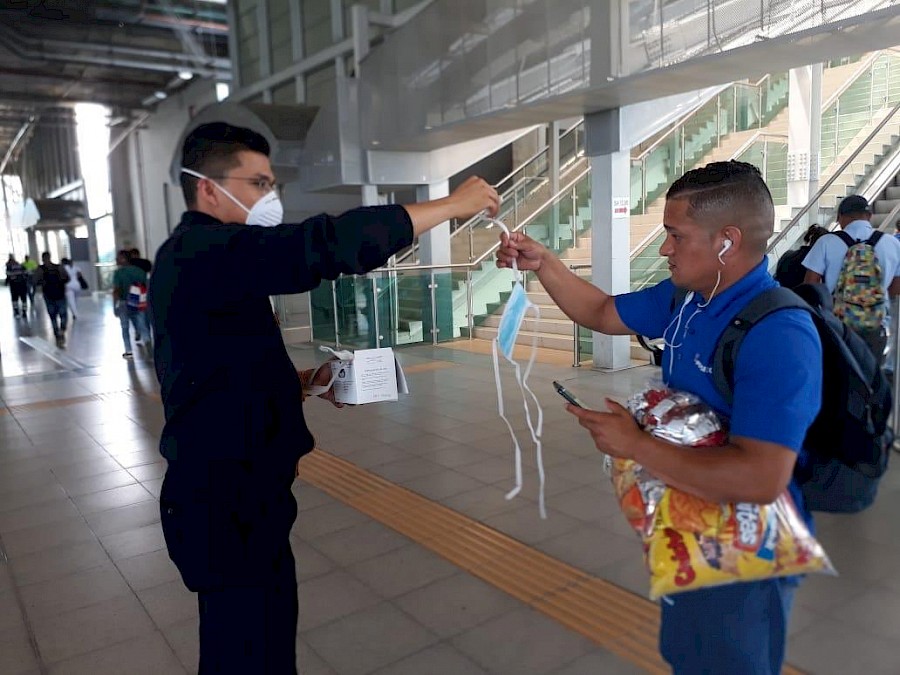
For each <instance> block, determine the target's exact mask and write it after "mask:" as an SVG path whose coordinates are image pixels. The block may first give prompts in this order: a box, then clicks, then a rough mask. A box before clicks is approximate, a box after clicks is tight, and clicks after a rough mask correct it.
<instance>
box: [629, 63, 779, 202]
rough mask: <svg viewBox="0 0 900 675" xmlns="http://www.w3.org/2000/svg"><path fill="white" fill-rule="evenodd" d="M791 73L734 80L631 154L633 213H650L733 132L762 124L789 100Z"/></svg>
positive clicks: (766, 122) (757, 127)
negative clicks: (651, 207) (753, 80)
mask: <svg viewBox="0 0 900 675" xmlns="http://www.w3.org/2000/svg"><path fill="white" fill-rule="evenodd" d="M787 98H788V75H787V74H786V73H780V74H776V75H770V76H766V77H764V78H763V79H762V80H760V81H759V82H758V83H756V84H748V83H745V82H736V83H734V84H733V85H731V86H730V87H727V88H726V89H723V90H722V91H721V92H719V93H718V94H717V95H716V96H715V97H714V98H712V99H710V100H709V101H707V102H706V103H704V104H703V105H702V106H700V108H698V109H697V110H696V111H695V112H694V113H692V114H691V116H690V117H688V118H687V119H686V120H684V122H683V123H682V124H680V125H679V126H677V127H674V128H673V129H671V130H670V131H669V132H668V133H666V134H663V135H662V136H660V137H659V138H657V140H656V141H654V143H653V144H651V145H650V146H649V147H647V148H646V149H645V150H643V151H642V152H641V153H640V154H639V155H637V156H636V157H632V160H631V163H632V169H631V204H632V207H631V213H632V214H633V215H637V214H641V213H646V212H647V210H648V207H649V205H650V204H651V203H653V202H654V201H655V200H656V199H658V198H659V197H661V196H662V195H663V194H664V193H665V191H666V190H667V189H668V186H669V185H671V184H672V182H673V181H674V180H675V179H676V178H677V177H679V176H681V175H682V174H684V173H685V172H686V171H689V170H691V169H692V168H694V167H696V166H698V165H700V164H702V163H704V160H706V159H709V157H710V155H711V153H712V152H713V151H714V150H715V148H717V147H719V146H720V145H721V144H722V141H723V139H724V138H725V137H726V136H727V135H729V134H732V133H735V132H739V131H748V130H752V129H759V128H761V127H764V126H765V125H767V124H768V123H769V122H771V121H772V119H773V118H774V117H775V115H777V114H778V113H779V112H780V111H781V110H783V109H784V107H785V106H786V105H787Z"/></svg>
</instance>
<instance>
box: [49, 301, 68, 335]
mask: <svg viewBox="0 0 900 675" xmlns="http://www.w3.org/2000/svg"><path fill="white" fill-rule="evenodd" d="M44 302H45V303H46V305H47V314H49V315H50V324H51V325H52V326H53V334H54V335H55V336H56V337H59V336H60V335H62V334H63V333H65V332H66V325H67V323H68V321H69V312H68V305H67V304H66V299H65V298H60V299H59V300H48V299H47V298H44Z"/></svg>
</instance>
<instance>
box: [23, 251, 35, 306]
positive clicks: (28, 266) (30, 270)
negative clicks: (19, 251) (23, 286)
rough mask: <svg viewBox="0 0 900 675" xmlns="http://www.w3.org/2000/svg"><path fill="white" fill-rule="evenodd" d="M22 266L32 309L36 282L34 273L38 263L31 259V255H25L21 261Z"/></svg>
mask: <svg viewBox="0 0 900 675" xmlns="http://www.w3.org/2000/svg"><path fill="white" fill-rule="evenodd" d="M22 267H24V268H25V272H26V274H27V276H26V281H27V285H28V297H29V299H30V300H31V307H32V309H34V289H35V288H36V287H37V284H35V283H34V274H35V272H36V271H37V268H38V264H37V263H36V262H35V261H34V260H32V259H31V256H28V255H26V256H25V260H23V261H22Z"/></svg>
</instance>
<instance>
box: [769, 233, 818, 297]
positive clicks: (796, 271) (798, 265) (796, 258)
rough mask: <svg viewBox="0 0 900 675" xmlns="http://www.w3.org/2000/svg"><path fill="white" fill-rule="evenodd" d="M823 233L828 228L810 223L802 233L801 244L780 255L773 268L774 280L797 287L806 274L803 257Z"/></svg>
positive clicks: (789, 286)
mask: <svg viewBox="0 0 900 675" xmlns="http://www.w3.org/2000/svg"><path fill="white" fill-rule="evenodd" d="M823 234H828V230H826V229H825V228H824V227H822V226H821V225H819V224H818V223H813V224H812V225H810V226H809V227H808V228H807V230H806V233H805V234H804V235H803V245H802V246H800V248H798V249H796V250H793V251H788V252H787V253H785V254H784V255H783V256H781V260H779V261H778V266H777V267H776V268H775V275H774V276H775V281H777V282H778V283H779V284H781V285H782V286H784V287H785V288H797V286H799V285H800V284H802V283H803V279H804V277H805V276H806V268H805V267H804V266H803V259H804V258H805V257H806V254H807V253H809V250H810V249H811V248H812V247H813V244H815V243H816V241H818V239H819V237H821V236H822V235H823Z"/></svg>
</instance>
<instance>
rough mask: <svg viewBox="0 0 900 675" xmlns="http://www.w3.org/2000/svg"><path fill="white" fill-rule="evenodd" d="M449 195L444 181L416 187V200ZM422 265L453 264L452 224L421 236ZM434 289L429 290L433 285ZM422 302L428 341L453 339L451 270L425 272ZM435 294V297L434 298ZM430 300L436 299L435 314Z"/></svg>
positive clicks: (420, 253) (422, 285) (448, 188)
mask: <svg viewBox="0 0 900 675" xmlns="http://www.w3.org/2000/svg"><path fill="white" fill-rule="evenodd" d="M448 194H450V183H449V182H448V181H441V182H440V183H431V184H430V185H420V186H418V187H416V201H420V202H421V201H426V200H431V199H440V198H441V197H446V196H447V195H448ZM419 262H420V263H421V264H422V265H443V264H449V263H450V262H451V255H450V223H449V222H445V223H441V224H440V225H438V226H437V227H435V228H434V229H432V230H430V231H429V232H426V233H425V234H423V235H422V236H421V237H419ZM432 280H433V282H434V288H433V289H432V288H429V286H430V285H431V282H432ZM419 283H420V292H421V297H422V298H423V301H422V303H421V308H422V315H421V316H422V330H423V335H424V336H425V340H426V342H427V341H428V338H429V336H430V337H431V340H432V342H433V343H435V344H437V343H438V342H441V341H445V340H452V339H453V275H452V274H451V272H450V270H449V269H447V270H424V271H423V273H422V275H421V277H420V278H419ZM432 292H433V295H432ZM431 297H433V298H434V305H433V313H432V302H431V299H430V298H431Z"/></svg>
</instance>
